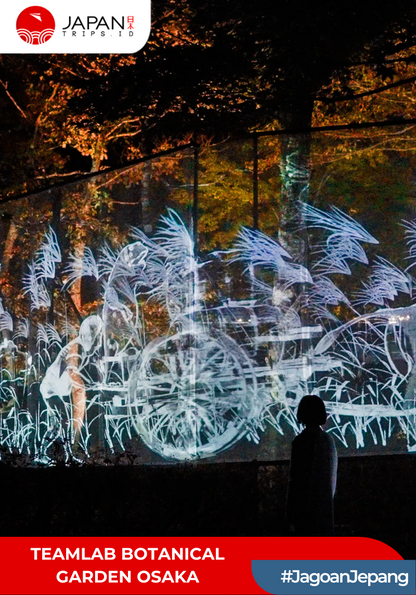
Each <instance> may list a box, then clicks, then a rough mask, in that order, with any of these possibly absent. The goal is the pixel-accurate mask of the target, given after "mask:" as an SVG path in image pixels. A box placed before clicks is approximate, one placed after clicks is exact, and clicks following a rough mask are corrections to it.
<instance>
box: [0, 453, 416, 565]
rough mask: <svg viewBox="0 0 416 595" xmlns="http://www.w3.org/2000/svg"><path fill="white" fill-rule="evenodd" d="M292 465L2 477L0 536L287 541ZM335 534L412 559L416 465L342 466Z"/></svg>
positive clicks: (362, 461) (373, 461) (32, 471)
mask: <svg viewBox="0 0 416 595" xmlns="http://www.w3.org/2000/svg"><path fill="white" fill-rule="evenodd" d="M288 471H289V464H288V462H287V461H282V462H273V463H259V462H250V463H211V464H207V463H205V464H189V465H166V466H162V465H158V466H127V465H126V466H114V467H100V466H96V467H95V466H90V465H89V466H88V467H79V468H77V467H54V468H44V469H37V468H24V467H7V466H3V467H2V468H1V469H0V474H1V477H2V490H1V494H2V495H1V501H2V512H1V515H0V534H1V535H9V536H12V535H14V536H23V535H30V536H31V535H39V536H53V535H55V536H65V535H73V536H77V535H80V536H84V535H85V536H88V535H89V536H98V535H100V536H105V535H108V536H162V535H164V536H185V535H189V536H191V535H196V536H199V535H201V536H202V535H205V536H227V535H229V536H235V535H237V536H238V535H241V536H254V535H264V536H266V535H270V536H273V535H284V534H285V522H284V511H285V498H286V487H287V479H288ZM335 506H336V507H335V514H336V519H335V521H336V534H337V535H342V536H349V535H351V536H362V537H373V538H375V539H380V540H381V541H384V542H385V543H387V544H388V545H390V546H392V547H393V548H395V549H396V550H397V551H398V552H399V553H400V554H401V555H402V556H403V557H404V558H407V559H415V558H416V531H415V529H416V456H412V455H389V456H372V457H367V456H365V457H363V456H362V457H351V458H341V459H340V461H339V473H338V488H337V495H336V505H335Z"/></svg>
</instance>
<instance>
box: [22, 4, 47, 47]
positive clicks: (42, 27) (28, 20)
mask: <svg viewBox="0 0 416 595" xmlns="http://www.w3.org/2000/svg"><path fill="white" fill-rule="evenodd" d="M16 30H17V33H18V35H19V37H20V38H21V39H23V41H25V42H26V43H30V44H32V45H40V44H41V43H45V42H46V41H48V40H49V39H50V38H51V37H52V35H53V34H54V32H55V19H54V18H53V15H52V13H50V12H49V10H47V9H46V8H43V6H29V8H25V10H23V11H22V12H21V13H20V14H19V16H18V17H17V21H16Z"/></svg>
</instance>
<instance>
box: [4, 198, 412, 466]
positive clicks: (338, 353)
mask: <svg viewBox="0 0 416 595" xmlns="http://www.w3.org/2000/svg"><path fill="white" fill-rule="evenodd" d="M301 209H302V214H303V220H304V222H305V230H303V231H304V232H306V231H308V232H309V233H310V234H311V238H312V236H313V237H314V238H315V242H314V245H313V246H312V254H313V258H312V260H311V262H310V264H309V266H308V268H307V267H305V266H304V265H303V264H300V263H299V262H295V261H294V259H293V258H292V256H291V254H290V252H289V250H288V248H287V247H283V246H282V245H281V244H279V242H278V241H276V240H275V239H273V238H271V237H269V236H267V235H266V234H264V233H262V232H261V231H253V230H251V229H247V228H243V229H241V231H240V232H239V234H238V236H237V238H236V241H235V245H234V248H233V249H232V250H228V251H221V252H216V253H213V254H211V255H208V257H207V258H206V259H204V261H200V260H199V259H198V258H197V255H195V253H194V244H193V241H192V238H191V236H190V234H189V232H188V230H187V229H186V226H185V225H184V223H183V221H182V220H181V219H180V217H179V216H178V215H177V214H176V213H175V212H174V211H171V210H170V211H169V212H168V213H167V215H166V216H164V217H162V219H161V222H160V226H159V229H158V231H157V232H156V234H155V235H154V236H153V237H152V238H150V237H148V236H147V235H146V234H145V233H144V232H143V231H141V230H139V229H132V231H131V241H130V243H128V244H127V245H125V246H124V247H122V248H120V249H118V250H114V249H112V248H111V247H110V246H109V245H105V246H103V247H102V249H101V253H100V255H99V256H98V257H96V256H95V255H94V253H93V251H92V250H91V249H89V248H85V250H84V251H83V256H82V257H77V256H76V255H73V256H71V257H69V259H68V262H67V264H66V265H62V264H61V261H62V254H61V250H60V247H59V245H58V240H57V237H56V234H55V233H54V231H53V230H52V229H50V230H49V231H47V233H46V234H45V237H44V240H43V242H42V243H41V245H40V247H39V249H38V251H37V252H36V254H35V256H34V258H33V261H32V262H31V263H30V264H29V267H28V273H27V275H26V276H25V277H24V279H23V284H24V289H25V291H26V293H27V294H28V296H29V297H30V301H31V309H32V312H33V313H36V316H32V317H31V321H28V320H26V319H16V318H15V317H14V316H13V314H12V313H10V312H7V311H6V309H5V308H4V307H3V305H1V304H0V331H1V332H2V334H3V337H5V338H4V339H3V343H2V344H1V345H0V355H1V377H0V397H1V403H2V405H1V409H0V416H1V426H0V441H1V445H2V447H3V450H6V451H7V450H9V451H11V452H16V451H17V452H20V453H25V454H28V455H30V456H31V457H32V458H33V460H35V461H38V462H41V463H45V464H52V463H53V462H54V461H57V460H63V461H64V462H70V461H72V460H73V459H74V452H75V450H76V452H77V453H78V454H77V456H78V457H79V456H81V455H80V453H81V454H82V453H83V454H84V456H87V457H88V456H90V454H91V453H93V452H96V448H97V443H98V446H99V447H100V448H101V449H107V450H109V451H110V452H113V453H117V452H120V451H123V450H124V449H127V450H129V449H131V448H132V444H136V446H135V448H137V437H139V438H140V439H141V441H142V443H144V445H146V446H145V447H147V448H149V449H151V450H152V451H153V452H154V453H156V454H157V455H160V456H161V457H163V458H165V459H172V460H194V459H199V458H206V457H215V455H217V454H219V453H220V452H222V451H224V450H226V449H229V448H230V447H232V446H233V445H236V444H237V443H238V442H239V441H241V440H250V441H252V442H254V443H258V442H259V441H260V440H261V435H262V432H263V431H264V430H265V428H266V426H267V425H271V426H273V428H275V430H276V431H277V433H278V435H279V436H280V438H279V440H285V437H284V435H285V434H286V435H287V436H288V438H287V439H290V437H291V436H293V432H295V433H297V432H299V430H300V428H299V426H298V423H297V421H296V408H297V405H298V403H299V400H300V399H301V397H302V396H303V395H304V394H305V393H306V392H310V391H311V389H312V390H313V392H314V393H315V394H318V395H320V396H321V397H322V398H323V399H324V400H325V402H326V405H327V410H328V412H329V415H330V429H329V431H331V432H332V433H333V435H334V436H336V437H337V438H338V440H339V441H341V443H342V444H343V445H344V446H345V447H348V448H361V447H364V446H365V444H366V443H368V442H369V441H371V442H373V443H375V444H381V445H383V446H387V445H388V443H389V440H391V439H392V436H393V435H397V433H399V434H400V435H402V436H404V437H405V440H406V444H407V449H408V450H409V451H415V450H416V403H415V390H416V362H415V357H416V355H415V354H416V305H414V304H412V303H411V300H412V290H413V286H414V280H413V278H412V276H411V272H412V268H413V266H414V264H415V262H416V260H415V257H416V250H415V246H416V223H413V222H410V223H405V224H404V225H405V229H406V234H407V239H408V245H409V252H410V254H409V258H410V266H408V267H407V269H405V270H402V269H400V268H399V267H398V266H396V265H394V264H392V263H389V262H388V261H387V260H385V259H384V258H382V257H381V256H378V257H376V258H375V260H374V262H373V264H372V266H371V268H370V269H369V275H368V277H367V279H366V280H365V281H364V282H363V284H362V287H361V289H359V290H358V291H355V292H353V294H352V295H349V296H348V297H347V295H345V293H344V291H343V290H342V289H341V287H340V286H339V285H340V284H341V282H340V279H342V276H344V277H345V278H347V277H348V276H349V275H350V274H351V269H352V267H353V266H354V262H356V263H361V265H365V266H369V262H368V258H367V255H366V252H365V246H366V245H368V244H373V245H376V244H378V242H377V240H376V239H375V238H374V237H372V236H371V235H370V234H369V233H368V232H367V231H366V230H365V229H364V228H363V227H362V226H361V225H360V224H359V223H358V222H356V221H354V220H353V219H352V218H351V217H349V216H348V215H346V214H345V213H343V212H342V211H340V210H339V209H337V208H335V207H334V208H332V209H331V210H330V211H329V212H324V211H322V210H320V209H317V208H316V207H313V206H311V205H306V204H303V205H302V206H301ZM59 267H60V268H59ZM213 267H214V269H215V270H216V275H217V277H215V279H214V281H213V278H214V277H213V275H212V274H211V269H213ZM58 268H59V273H58ZM218 271H221V272H220V273H218ZM58 274H59V275H63V277H65V282H64V283H62V284H61V285H60V286H61V287H62V292H61V295H62V300H63V302H64V301H65V292H66V291H68V289H69V288H70V287H71V285H72V284H73V283H75V282H76V281H77V280H79V279H80V278H81V277H82V276H84V277H86V279H87V280H88V278H93V279H94V280H95V282H98V283H99V284H100V286H101V306H100V308H99V311H97V312H96V313H95V314H91V315H90V316H88V317H86V318H85V319H84V320H83V321H82V323H81V324H80V325H79V328H73V327H72V326H71V324H69V321H68V319H65V320H64V321H60V322H59V323H57V324H56V325H55V326H54V325H52V324H50V323H48V322H47V320H46V314H47V311H48V309H49V307H50V304H51V295H50V290H49V289H48V288H49V285H48V282H49V280H50V279H54V278H55V277H56V276H57V275H58ZM218 275H219V276H218ZM221 275H222V277H221ZM244 277H245V278H246V289H244V286H243V285H244V284H243V285H241V283H242V280H241V279H243V278H244ZM233 278H236V279H237V278H239V279H240V289H239V290H238V292H237V293H236V295H233V296H230V295H227V296H226V295H224V293H223V292H224V289H221V288H224V287H225V288H227V287H229V286H230V283H231V281H232V279H233ZM208 285H209V288H210V289H209V291H208V290H207V287H208ZM347 285H348V284H346V286H347ZM399 294H401V295H402V296H404V299H407V302H408V305H401V306H400V307H394V300H395V299H396V298H397V297H398V296H399ZM340 305H342V308H340ZM149 312H153V315H152V316H153V319H152V320H150V319H149V316H150V315H149ZM42 316H43V317H44V320H43V319H42ZM156 323H157V324H156ZM34 327H36V333H37V343H36V346H37V347H36V351H35V352H31V351H30V350H29V348H28V345H29V343H28V338H29V335H30V333H33V332H34ZM13 331H14V332H13ZM36 386H39V393H38V396H36V394H37V393H36V390H35V389H36ZM100 440H101V442H100ZM97 441H98V442H97ZM57 453H58V454H57ZM59 453H60V454H59Z"/></svg>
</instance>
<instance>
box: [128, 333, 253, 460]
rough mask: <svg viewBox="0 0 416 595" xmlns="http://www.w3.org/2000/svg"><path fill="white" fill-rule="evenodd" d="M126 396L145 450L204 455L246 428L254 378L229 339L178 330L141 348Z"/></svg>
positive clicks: (184, 457)
mask: <svg viewBox="0 0 416 595" xmlns="http://www.w3.org/2000/svg"><path fill="white" fill-rule="evenodd" d="M129 399H130V415H131V418H132V423H133V426H134V427H135V429H136V431H137V432H138V434H139V435H140V436H141V438H142V440H143V441H144V442H145V443H146V444H147V446H148V447H149V448H150V449H152V450H153V451H154V452H156V453H158V454H159V455H161V456H162V457H166V458H174V459H177V460H191V459H198V458H205V457H209V456H212V455H214V454H217V453H218V452H220V451H222V450H224V449H226V448H229V447H230V446H231V445H232V444H234V443H235V442H236V441H238V440H239V439H240V438H241V437H242V436H244V434H246V432H247V431H248V428H249V425H250V420H251V419H252V418H253V417H255V415H256V412H257V411H256V409H257V408H256V378H255V375H254V371H253V369H252V367H251V363H250V360H249V359H248V357H247V356H246V355H245V353H244V352H243V351H242V350H241V348H240V347H239V346H238V345H237V344H236V343H235V342H234V341H233V340H232V339H230V338H229V337H219V338H213V337H211V336H209V335H208V334H206V333H205V332H201V333H192V332H184V333H178V334H176V335H173V336H172V337H168V338H164V339H157V340H155V341H153V342H152V343H150V344H149V345H148V346H147V347H146V348H145V350H144V351H143V354H142V357H141V359H140V361H139V362H138V364H137V365H136V367H135V369H134V370H133V372H132V375H131V380H130V395H129Z"/></svg>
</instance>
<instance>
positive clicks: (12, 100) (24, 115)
mask: <svg viewBox="0 0 416 595" xmlns="http://www.w3.org/2000/svg"><path fill="white" fill-rule="evenodd" d="M0 84H1V85H2V86H3V89H4V90H5V91H6V95H7V97H8V98H9V99H10V101H11V102H12V103H13V105H14V106H15V107H16V108H17V109H18V110H19V112H20V113H21V114H22V116H23V117H24V119H25V120H27V116H26V114H25V112H24V111H23V110H22V108H21V107H20V106H19V105H18V104H17V102H16V101H15V100H14V98H13V97H12V95H11V94H10V93H9V91H8V89H7V85H8V83H3V81H2V80H0Z"/></svg>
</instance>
